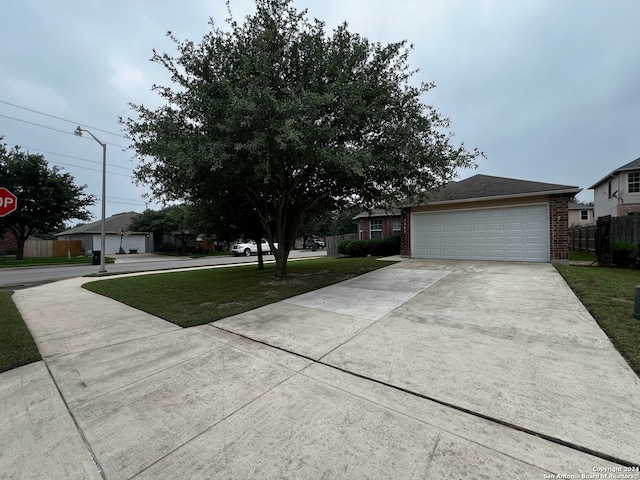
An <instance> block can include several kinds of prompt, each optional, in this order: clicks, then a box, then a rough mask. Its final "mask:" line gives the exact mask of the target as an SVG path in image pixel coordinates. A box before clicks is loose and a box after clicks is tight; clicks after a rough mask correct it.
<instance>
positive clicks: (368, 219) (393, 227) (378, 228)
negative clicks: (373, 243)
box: [353, 209, 401, 240]
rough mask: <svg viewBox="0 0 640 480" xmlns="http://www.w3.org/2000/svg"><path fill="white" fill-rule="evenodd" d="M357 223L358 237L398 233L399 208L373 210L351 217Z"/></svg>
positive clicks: (385, 236)
mask: <svg viewBox="0 0 640 480" xmlns="http://www.w3.org/2000/svg"><path fill="white" fill-rule="evenodd" d="M353 219H354V220H355V221H356V222H357V224H358V239H359V240H370V239H372V238H387V237H391V236H392V235H400V231H401V229H400V209H394V210H390V211H386V210H373V211H372V212H365V213H360V214H359V215H356V216H355V217H353Z"/></svg>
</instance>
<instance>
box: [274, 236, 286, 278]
mask: <svg viewBox="0 0 640 480" xmlns="http://www.w3.org/2000/svg"><path fill="white" fill-rule="evenodd" d="M274 256H275V259H276V280H284V279H285V278H287V259H288V258H289V250H288V249H287V248H286V246H285V245H280V244H278V249H277V250H276V251H275V252H274Z"/></svg>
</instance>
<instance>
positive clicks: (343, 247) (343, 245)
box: [338, 240, 353, 255]
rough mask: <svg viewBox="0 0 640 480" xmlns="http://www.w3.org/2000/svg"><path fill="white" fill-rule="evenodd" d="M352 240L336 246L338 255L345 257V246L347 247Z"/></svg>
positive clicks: (343, 241)
mask: <svg viewBox="0 0 640 480" xmlns="http://www.w3.org/2000/svg"><path fill="white" fill-rule="evenodd" d="M352 241H353V240H342V241H341V242H340V243H339V244H338V253H341V254H342V255H347V245H349V244H350V243H351V242H352Z"/></svg>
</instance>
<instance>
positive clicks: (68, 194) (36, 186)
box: [0, 144, 96, 260]
mask: <svg viewBox="0 0 640 480" xmlns="http://www.w3.org/2000/svg"><path fill="white" fill-rule="evenodd" d="M0 187H5V188H7V189H9V190H10V191H11V192H13V194H14V195H16V196H17V197H18V209H17V210H16V211H14V212H12V213H10V214H9V215H6V216H4V217H1V218H0V231H3V232H4V231H8V232H9V233H10V234H11V235H13V236H14V237H15V238H16V241H17V244H18V255H17V259H18V260H22V258H23V256H24V243H25V242H26V241H27V239H28V238H29V237H30V236H31V235H33V234H36V233H51V232H55V231H57V230H59V229H61V228H62V227H63V226H64V222H66V221H67V220H72V219H78V220H90V219H91V213H90V212H89V211H88V210H87V207H88V206H90V205H93V204H94V203H95V202H96V199H95V198H94V197H93V196H92V195H87V194H85V193H84V190H85V189H86V188H87V186H86V185H82V186H78V185H76V184H75V183H74V179H73V177H72V176H71V175H70V174H68V173H62V172H61V170H60V169H59V168H58V167H55V166H54V167H52V168H49V165H48V164H47V161H46V160H45V158H44V157H43V156H42V155H37V154H29V153H25V152H22V151H20V149H19V148H18V147H16V148H14V149H12V150H7V148H6V145H4V144H0Z"/></svg>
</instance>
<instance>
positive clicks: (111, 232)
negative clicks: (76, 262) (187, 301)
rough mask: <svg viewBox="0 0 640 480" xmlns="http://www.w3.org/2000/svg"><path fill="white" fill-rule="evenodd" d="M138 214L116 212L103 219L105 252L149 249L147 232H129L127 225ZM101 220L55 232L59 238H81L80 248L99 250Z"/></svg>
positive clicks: (145, 250) (108, 253) (113, 252)
mask: <svg viewBox="0 0 640 480" xmlns="http://www.w3.org/2000/svg"><path fill="white" fill-rule="evenodd" d="M138 215H139V214H138V213H136V212H125V213H118V214H116V215H113V216H111V217H109V218H106V219H105V245H106V249H105V253H106V254H107V255H113V254H116V253H118V252H119V251H120V246H121V245H122V249H123V250H124V251H125V252H127V253H128V252H129V250H136V251H137V252H138V253H145V252H149V251H150V245H149V244H150V240H149V234H148V233H147V232H130V231H129V225H130V224H131V222H132V221H133V219H134V218H135V217H137V216H138ZM101 230H102V220H98V221H97V222H92V223H88V224H86V225H81V226H79V227H75V228H72V229H70V230H66V231H64V232H61V233H56V237H57V238H58V239H59V240H81V241H82V250H83V251H84V252H85V253H91V252H93V251H94V250H101V248H100V245H101V242H100V235H101Z"/></svg>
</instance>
